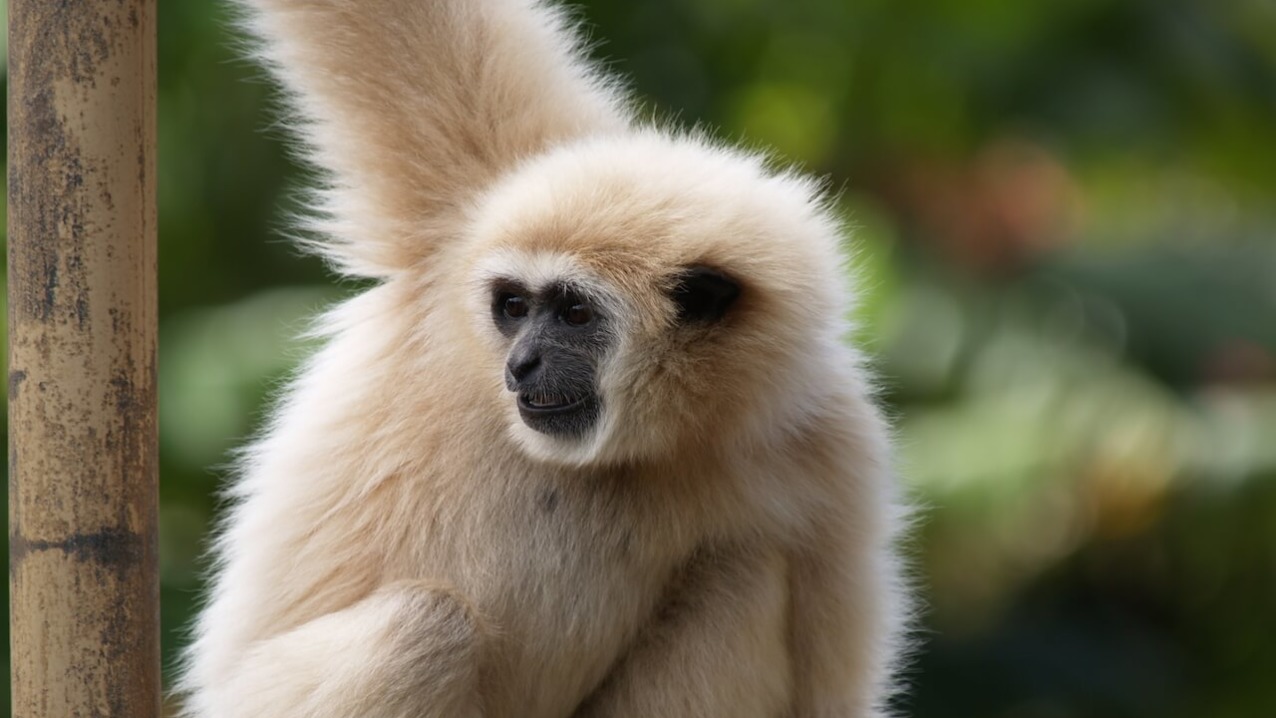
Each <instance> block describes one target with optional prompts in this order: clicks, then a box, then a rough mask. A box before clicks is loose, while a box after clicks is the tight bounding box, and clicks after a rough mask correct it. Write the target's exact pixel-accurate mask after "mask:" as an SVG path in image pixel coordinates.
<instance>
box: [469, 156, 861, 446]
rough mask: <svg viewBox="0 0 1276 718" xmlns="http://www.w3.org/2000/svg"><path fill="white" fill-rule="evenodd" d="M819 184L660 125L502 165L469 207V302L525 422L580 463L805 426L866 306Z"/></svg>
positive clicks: (517, 432) (541, 442)
mask: <svg viewBox="0 0 1276 718" xmlns="http://www.w3.org/2000/svg"><path fill="white" fill-rule="evenodd" d="M816 196H817V194H816V191H815V188H814V187H813V186H811V185H810V184H809V183H807V182H805V181H803V180H800V179H797V178H794V177H793V176H790V175H787V174H783V173H775V172H772V171H770V170H769V169H768V168H766V167H765V166H764V165H763V164H762V163H760V162H759V161H758V160H756V159H754V158H750V157H747V156H741V155H739V154H735V153H732V152H730V151H727V150H718V149H714V148H706V147H705V146H704V144H703V143H699V142H694V141H691V140H687V141H677V140H675V141H673V142H670V140H669V138H668V137H667V136H665V137H657V136H654V135H653V136H651V137H648V136H644V135H640V136H638V137H637V138H633V137H627V138H623V139H595V140H590V141H587V142H585V143H582V144H578V145H572V146H567V147H563V148H560V149H558V150H555V151H553V152H551V153H549V154H547V155H545V156H542V157H539V158H537V159H535V160H533V161H531V162H528V163H527V164H526V165H524V166H523V167H522V168H521V169H520V170H518V171H516V172H514V173H513V174H511V175H510V176H508V177H506V178H505V179H504V180H503V181H501V182H499V183H498V184H497V185H496V186H495V187H494V188H493V189H492V190H491V191H490V192H489V193H488V194H487V195H486V196H485V197H483V198H482V199H481V201H479V202H478V203H477V204H476V207H475V208H474V214H473V216H474V217H476V218H477V219H475V220H474V221H473V222H471V225H470V226H471V232H472V235H471V237H470V240H471V241H470V243H469V247H470V248H471V250H472V252H471V254H470V257H469V265H470V271H469V273H468V281H469V282H470V285H471V288H472V295H473V296H472V298H471V301H472V309H473V311H472V312H471V313H470V315H471V317H472V319H473V321H474V323H475V325H476V327H477V333H478V334H479V335H480V336H482V337H484V338H486V339H487V340H488V345H489V346H490V348H491V350H492V351H493V352H494V353H495V354H497V355H498V356H499V357H500V363H499V365H500V366H501V370H500V371H501V373H502V376H501V385H503V387H504V390H505V396H504V397H503V399H502V401H503V402H504V403H505V405H506V406H507V407H508V409H507V411H508V417H509V422H510V431H511V434H512V435H513V437H514V438H515V440H516V441H517V442H518V443H519V444H520V445H522V447H523V448H524V449H525V450H526V451H527V452H528V453H530V454H531V455H532V456H534V457H537V458H541V459H547V460H553V461H558V462H562V463H568V464H578V465H579V464H587V463H600V462H602V463H605V462H619V461H631V460H650V459H660V458H666V459H674V458H676V457H677V456H678V455H679V454H681V453H682V452H683V451H691V450H694V451H696V452H698V453H700V454H701V455H703V453H704V451H705V450H706V449H708V450H710V451H712V450H713V449H715V448H722V449H724V450H730V449H731V448H732V446H733V445H738V443H739V442H741V441H756V440H757V439H759V438H765V437H759V436H758V434H759V433H763V434H765V433H766V432H768V431H776V430H778V428H777V427H782V426H788V427H791V426H794V425H795V424H800V419H801V417H800V412H801V410H802V407H804V406H810V405H811V401H810V399H811V397H812V395H813V394H819V393H820V391H821V389H822V388H821V386H820V383H821V382H822V381H823V379H822V378H821V377H822V373H823V370H822V369H821V367H822V366H827V359H828V356H829V352H836V353H838V355H840V352H841V351H842V350H841V349H840V347H841V344H840V338H841V335H842V334H843V332H844V331H845V325H844V322H843V317H844V316H845V312H846V309H847V305H848V304H849V299H848V297H846V296H845V295H844V290H843V289H842V287H843V285H844V283H845V279H844V277H843V275H842V267H841V258H840V255H839V254H838V249H837V244H838V241H839V240H838V238H837V237H838V235H837V227H836V222H835V221H834V220H832V219H831V218H830V217H829V216H828V213H827V212H826V210H825V208H824V207H823V206H822V205H821V204H820V203H819V202H818V200H816V199H815V197H816ZM812 277H815V278H817V280H816V281H812V279H811V278H812ZM824 388H827V387H824Z"/></svg>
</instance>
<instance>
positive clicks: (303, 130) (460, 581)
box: [179, 0, 908, 718]
mask: <svg viewBox="0 0 1276 718" xmlns="http://www.w3.org/2000/svg"><path fill="white" fill-rule="evenodd" d="M238 2H239V4H240V5H242V6H243V8H244V9H245V10H246V12H245V18H246V24H247V25H248V26H249V28H250V30H251V31H252V33H253V34H254V35H255V36H256V37H257V38H259V40H260V43H259V55H260V57H261V58H262V60H263V61H264V62H265V64H266V65H267V66H268V67H269V68H270V69H271V70H272V71H273V72H274V73H275V74H276V76H277V78H278V79H279V80H280V81H281V84H282V85H283V87H284V88H285V90H286V92H287V99H288V102H289V106H290V107H291V109H292V110H293V111H294V112H293V114H294V117H295V125H294V126H295V128H296V130H297V134H298V135H299V136H300V139H301V140H302V142H303V143H304V149H305V154H306V157H307V158H308V159H309V160H311V161H312V162H313V163H314V165H315V166H316V167H318V168H319V169H320V170H321V171H322V172H323V173H324V178H325V179H324V181H323V182H322V186H321V188H320V189H318V190H317V191H316V195H315V211H314V212H312V213H310V214H311V215H312V216H313V219H311V220H308V225H307V227H306V229H307V230H308V232H307V233H306V236H308V237H311V238H312V239H309V240H307V242H308V244H309V246H311V247H312V248H313V249H315V250H317V251H319V252H321V253H323V255H325V256H326V257H327V258H328V259H329V260H330V261H331V262H332V263H333V264H334V265H335V266H336V267H337V268H338V269H339V270H340V271H343V272H345V273H347V274H349V275H354V276H358V277H365V278H372V279H375V280H377V281H376V283H375V285H374V286H373V287H372V288H370V289H367V290H366V291H364V292H363V293H362V294H360V295H359V296H356V297H355V298H353V299H350V300H348V301H346V302H344V303H343V304H341V305H339V306H337V307H336V308H335V309H333V310H331V311H330V312H328V313H327V314H326V316H325V317H324V319H323V321H322V326H323V330H324V332H325V333H326V336H327V344H326V346H325V347H324V348H322V349H321V350H319V351H318V352H317V353H316V354H315V356H313V357H312V358H311V359H310V360H309V361H308V362H307V363H306V364H305V366H304V367H303V368H302V369H301V371H300V373H299V374H298V375H297V377H296V378H295V379H294V380H293V381H292V383H291V385H290V387H289V389H288V391H287V392H286V394H285V395H284V396H283V398H282V399H281V401H280V402H279V405H278V406H277V407H276V409H275V411H274V414H273V418H272V420H271V421H270V422H269V425H268V427H267V428H266V429H265V431H264V433H263V435H262V436H261V437H260V438H259V439H258V440H256V442H255V443H253V444H252V445H251V446H249V447H248V448H247V449H246V450H245V451H244V454H243V457H242V461H241V466H240V470H239V472H238V474H237V479H236V480H235V482H234V484H233V486H232V488H231V489H230V495H231V497H232V498H233V502H232V503H233V506H232V507H231V508H230V509H229V510H228V516H227V518H226V520H225V523H224V525H223V526H222V529H221V531H220V532H219V535H218V538H217V539H216V542H215V547H214V554H215V558H216V569H215V579H214V581H213V586H212V588H211V592H210V598H209V601H208V604H207V606H206V607H205V608H204V610H203V611H202V614H201V616H200V617H199V620H198V624H197V626H196V630H195V633H196V636H195V639H194V641H193V643H192V645H191V646H190V648H189V650H188V652H187V656H186V666H185V670H184V675H183V678H182V682H181V685H180V687H179V691H180V692H181V693H182V695H183V702H184V704H185V708H184V710H185V715H186V716H190V717H192V718H422V717H438V718H476V717H480V716H482V717H486V718H500V717H518V718H587V717H594V716H598V717H604V716H605V717H609V718H654V717H657V716H659V717H667V716H674V717H676V716H687V717H693V716H694V717H718V716H721V717H723V718H727V717H730V718H751V717H757V718H864V717H867V716H880V715H885V712H886V707H885V706H884V701H885V698H886V696H887V695H888V692H889V690H890V688H891V672H892V664H893V663H894V661H895V659H896V656H897V653H898V650H899V649H900V647H901V643H902V639H901V635H902V626H903V624H904V623H905V620H904V617H905V615H906V609H907V604H908V602H907V595H906V593H907V592H906V591H905V590H904V588H903V586H902V582H901V580H900V569H899V566H898V561H897V556H896V550H895V548H894V536H895V533H896V529H897V527H898V526H899V525H900V523H901V516H902V510H901V504H900V502H899V501H898V499H897V498H896V489H895V488H894V481H893V476H892V472H891V468H890V466H889V460H890V456H889V454H890V451H889V442H888V429H887V426H886V424H885V422H884V421H883V419H882V416H881V414H880V412H879V411H878V409H877V408H876V407H875V405H874V396H873V392H872V388H871V385H870V382H869V379H868V378H867V375H866V372H865V370H864V368H863V366H862V364H863V362H862V360H861V357H860V356H859V355H858V354H857V352H855V351H854V350H853V349H852V348H850V347H848V345H847V344H846V335H847V333H848V324H847V320H846V316H847V313H848V310H849V309H850V307H851V303H852V297H851V293H850V291H849V289H848V288H847V287H846V286H844V285H845V281H846V280H845V276H846V273H845V271H844V269H843V265H844V261H843V260H844V257H843V254H842V252H841V250H840V247H841V245H842V242H843V231H842V228H841V227H840V225H839V222H838V221H837V219H836V218H835V217H834V215H833V214H832V212H831V211H830V208H829V202H828V199H827V198H826V197H825V196H824V195H823V194H822V189H821V187H820V186H819V184H818V183H816V182H814V181H812V180H810V179H806V178H804V177H801V176H799V175H797V174H795V173H793V172H792V171H786V170H783V169H777V168H775V167H774V166H773V164H772V163H770V162H769V161H768V160H767V159H766V158H764V157H761V156H759V155H757V154H751V153H746V152H742V151H738V150H734V149H730V148H726V147H723V146H721V145H720V144H718V143H715V142H713V141H710V140H708V139H706V138H704V137H702V136H699V135H696V134H692V133H684V132H678V131H675V130H670V129H667V128H662V127H657V126H650V125H648V124H643V123H641V122H639V121H638V120H637V119H636V118H635V112H634V111H633V109H632V108H631V106H630V105H629V103H628V100H627V97H626V95H625V94H624V92H623V91H622V90H621V89H620V88H619V87H618V85H617V83H616V82H615V81H614V80H613V79H612V78H610V77H608V76H605V75H603V74H600V73H599V71H598V70H597V69H596V68H595V67H594V66H593V65H591V64H590V63H589V62H587V61H586V59H585V57H584V53H583V50H582V48H581V44H580V40H579V38H578V36H577V35H576V34H575V32H574V28H573V26H572V23H571V22H570V21H569V20H568V19H566V18H565V16H564V14H563V12H562V11H561V10H560V9H558V8H557V7H555V6H553V5H550V4H548V3H543V2H536V1H534V0H238ZM314 237H318V239H313V238H314Z"/></svg>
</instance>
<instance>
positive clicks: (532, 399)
mask: <svg viewBox="0 0 1276 718" xmlns="http://www.w3.org/2000/svg"><path fill="white" fill-rule="evenodd" d="M492 320H493V321H494V322H495V323H496V327H497V328H498V329H499V330H500V331H501V333H502V334H504V335H505V336H506V337H509V338H510V339H511V340H512V342H513V343H512V344H511V346H510V351H509V355H508V357H507V359H506V364H505V386H506V387H507V388H508V389H509V390H510V391H512V392H515V393H516V394H517V395H518V400H517V401H518V411H519V415H520V416H521V417H522V419H523V423H525V424H527V426H528V427H530V428H532V429H535V430H536V431H539V432H541V433H543V434H549V435H551V436H561V437H565V438H568V437H578V436H581V435H583V434H585V432H587V431H588V430H589V429H590V427H592V426H593V425H594V423H595V422H597V421H598V417H599V416H600V415H601V413H602V400H601V398H600V397H599V396H598V389H597V386H598V384H597V382H598V366H599V364H600V363H601V362H602V359H603V356H604V354H605V352H606V350H607V347H608V345H609V343H610V342H611V336H610V334H609V333H608V332H607V326H606V324H607V319H606V317H605V316H604V315H603V314H602V312H601V311H600V310H599V309H598V307H597V305H596V304H595V303H594V302H593V301H591V300H590V299H589V297H587V296H586V295H585V294H583V293H581V292H579V291H576V290H575V289H573V288H572V287H570V286H566V285H560V286H554V287H550V288H548V289H546V290H544V291H542V292H540V293H534V292H531V291H529V290H528V289H527V288H526V287H523V286H522V285H520V284H518V283H516V282H500V283H497V284H496V285H495V286H494V287H493V289H492Z"/></svg>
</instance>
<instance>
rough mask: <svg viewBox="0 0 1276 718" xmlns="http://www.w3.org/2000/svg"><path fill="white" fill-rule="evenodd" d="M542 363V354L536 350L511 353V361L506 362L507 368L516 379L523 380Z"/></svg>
mask: <svg viewBox="0 0 1276 718" xmlns="http://www.w3.org/2000/svg"><path fill="white" fill-rule="evenodd" d="M540 365H541V355H540V354H538V353H536V352H526V353H516V354H511V355H510V358H509V361H508V362H507V363H506V364H505V370H506V371H508V372H509V375H510V376H511V377H513V379H514V381H522V380H524V379H526V378H527V375H528V374H531V373H532V372H533V371H535V370H536V367H538V366H540Z"/></svg>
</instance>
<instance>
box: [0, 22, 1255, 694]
mask: <svg viewBox="0 0 1276 718" xmlns="http://www.w3.org/2000/svg"><path fill="white" fill-rule="evenodd" d="M582 12H583V16H584V17H585V18H586V19H587V21H588V23H589V25H590V27H591V29H592V32H593V35H594V37H595V38H596V39H597V40H598V45H597V47H596V49H595V54H596V55H597V56H598V57H600V58H604V59H606V60H607V61H608V62H609V64H610V66H611V67H612V68H613V69H614V70H616V71H618V72H620V73H623V74H624V75H626V76H628V77H629V78H630V79H631V80H632V84H633V86H634V87H635V88H636V90H637V92H638V94H639V96H640V97H641V98H643V100H644V101H645V102H646V106H647V107H649V108H650V110H649V112H650V113H651V114H653V115H654V116H656V117H661V118H671V119H673V120H674V121H678V122H685V123H691V122H702V123H703V124H704V126H706V127H707V128H709V129H710V130H711V131H713V132H715V133H719V134H721V135H722V136H724V137H727V138H731V139H736V140H743V141H744V142H746V143H748V144H750V145H752V146H756V147H770V148H774V149H776V150H777V151H778V152H779V153H780V154H781V155H783V156H786V157H789V158H792V159H794V160H795V161H797V162H798V163H800V164H801V165H802V166H803V167H805V168H806V169H808V170H810V171H812V172H814V173H817V174H820V175H824V176H827V177H828V180H829V183H830V185H831V187H832V188H834V189H835V190H836V191H837V192H838V197H839V203H840V205H841V207H842V209H843V211H844V213H845V217H846V218H847V221H848V223H849V224H850V225H851V226H853V227H854V236H853V239H852V240H851V246H852V247H853V251H854V253H855V254H856V255H857V256H858V260H859V265H860V267H861V268H862V272H861V276H860V277H859V280H858V281H859V287H860V292H861V295H862V297H863V302H862V306H861V307H860V309H859V311H858V318H859V323H860V326H861V327H862V330H861V333H860V340H861V341H862V342H863V343H864V344H866V345H867V346H868V348H869V349H870V351H871V353H872V354H874V355H875V356H876V357H877V366H878V371H879V372H880V376H881V381H882V383H883V385H884V387H885V397H886V400H887V401H888V403H889V407H890V411H891V413H892V415H893V416H894V417H895V420H896V423H897V426H898V435H899V445H900V447H901V450H900V459H899V460H900V468H901V473H902V474H903V476H904V477H905V479H906V481H907V483H908V485H909V486H910V488H911V491H912V492H913V495H914V496H915V498H916V500H917V502H918V503H919V505H920V506H921V507H922V511H921V514H920V520H919V522H918V530H917V531H916V533H915V536H914V538H913V539H912V541H911V542H910V551H911V553H912V554H913V556H914V557H915V566H916V574H917V583H918V585H919V586H920V587H921V590H922V592H923V594H924V597H925V601H926V612H925V614H924V617H923V621H924V628H923V630H922V631H921V638H922V639H923V644H922V647H921V649H920V650H919V652H918V655H917V658H916V660H915V662H914V663H913V665H912V668H911V670H910V671H909V673H908V680H909V682H910V684H911V692H910V694H909V695H908V696H907V697H906V698H905V699H903V700H902V701H901V704H900V705H901V708H902V709H903V710H904V712H905V713H906V714H908V715H911V716H916V717H917V718H941V717H954V718H1134V717H1139V718H1152V717H1155V718H1205V717H1208V718H1257V717H1263V716H1273V715H1276V3H1273V2H1272V0H1216V1H1213V2H1211V1H1209V0H1196V1H1192V0H1067V1H1066V2H1065V1H1063V0H1054V1H1045V2H1035V3H1034V2H1023V1H1022V0H889V1H888V0H644V1H642V2H627V3H614V2H603V0H594V1H590V2H585V3H584V7H583V9H582ZM235 42H236V38H235V36H234V34H233V33H232V32H230V31H229V29H228V26H227V13H226V8H225V7H224V6H223V5H222V4H220V3H217V2H213V1H212V0H182V2H171V3H163V7H162V8H161V9H160V49H159V52H160V99H159V102H160V176H161V184H160V243H161V250H160V251H161V255H160V256H161V260H160V262H161V272H160V301H161V307H162V321H163V324H162V327H161V348H160V353H161V358H160V361H161V367H162V369H161V427H162V428H161V459H162V472H163V474H162V484H163V494H162V516H161V520H162V527H161V530H162V538H161V540H162V546H161V548H162V561H163V567H162V571H163V575H162V580H163V600H164V631H165V633H164V645H165V655H166V660H168V661H169V664H168V665H170V666H171V661H172V658H173V655H174V651H175V649H176V647H177V646H178V645H179V643H180V642H181V640H182V635H183V626H185V625H186V624H187V622H188V621H189V619H190V617H191V613H192V609H193V607H194V606H195V605H196V604H197V602H198V600H199V597H200V593H201V590H202V579H201V573H200V571H201V569H200V563H199V555H200V553H201V551H202V549H203V547H204V544H205V540H206V537H207V534H208V530H209V527H210V525H211V523H212V522H213V521H214V520H215V518H216V516H217V513H218V507H217V502H216V500H215V499H214V497H213V493H214V491H215V489H216V487H217V485H218V483H219V477H220V476H221V475H223V473H224V471H223V470H222V469H221V468H219V467H221V466H222V465H224V463H225V461H226V459H227V452H228V450H229V449H231V448H232V447H233V446H235V445H237V444H239V443H240V442H241V441H242V440H243V438H244V437H245V436H247V435H248V434H250V433H251V432H252V431H253V430H254V428H255V427H256V426H257V425H258V424H259V423H260V421H261V418H262V415H263V413H262V412H263V405H264V402H266V401H267V400H268V398H269V397H270V396H271V394H272V393H273V392H275V391H276V390H277V388H278V387H279V383H280V381H281V379H282V377H283V376H285V374H286V373H287V372H288V370H289V369H290V368H291V367H292V366H293V365H294V364H295V362H296V361H297V359H298V358H299V357H301V356H304V354H305V352H306V351H307V347H306V346H304V345H303V344H302V343H300V342H298V341H296V340H294V339H293V337H294V336H295V334H296V333H297V332H298V331H299V330H301V329H302V328H304V326H305V322H306V317H308V316H310V315H311V314H312V313H313V312H314V311H315V310H317V309H319V308H321V307H323V306H324V305H325V304H327V303H329V302H331V301H333V300H335V299H338V298H340V297H342V296H346V295H348V294H349V293H351V292H353V291H356V290H357V289H358V287H357V286H353V285H349V284H346V285H340V284H338V283H337V282H335V281H334V280H333V279H332V278H331V277H330V276H329V275H328V274H326V273H325V271H324V268H323V267H322V266H321V265H320V263H319V262H318V261H316V260H314V259H313V258H307V257H301V256H299V255H298V253H297V252H296V251H295V250H294V249H292V248H291V247H290V246H289V245H288V244H286V243H285V242H283V241H281V240H280V239H279V232H278V230H279V229H280V228H281V226H283V225H284V224H285V221H286V220H285V219H284V218H285V216H286V214H287V213H288V212H289V211H291V210H294V209H296V207H297V202H296V197H297V189H298V188H299V187H301V186H303V185H304V183H305V181H306V178H305V177H304V176H303V175H302V174H301V173H300V172H299V171H298V168H297V167H296V165H295V164H294V163H292V162H291V161H290V160H289V158H288V155H287V152H286V151H285V149H284V147H283V145H282V144H281V139H282V133H281V132H279V131H278V130H277V129H276V128H274V127H273V126H272V124H271V118H272V114H271V113H270V111H269V110H268V105H269V100H270V97H271V91H270V87H269V86H268V84H267V83H265V82H264V81H263V80H262V78H261V74H260V72H259V71H257V70H256V69H255V68H253V67H251V66H249V65H248V64H246V63H244V62H242V61H240V60H238V59H237V54H236V51H235V49H234V44H235ZM6 675H7V671H6ZM3 705H4V706H6V707H7V705H8V701H7V700H4V702H3ZM0 710H4V709H3V708H0ZM6 715H7V714H6Z"/></svg>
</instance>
